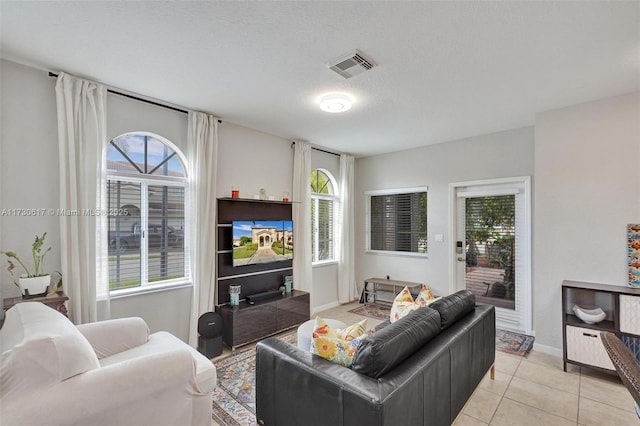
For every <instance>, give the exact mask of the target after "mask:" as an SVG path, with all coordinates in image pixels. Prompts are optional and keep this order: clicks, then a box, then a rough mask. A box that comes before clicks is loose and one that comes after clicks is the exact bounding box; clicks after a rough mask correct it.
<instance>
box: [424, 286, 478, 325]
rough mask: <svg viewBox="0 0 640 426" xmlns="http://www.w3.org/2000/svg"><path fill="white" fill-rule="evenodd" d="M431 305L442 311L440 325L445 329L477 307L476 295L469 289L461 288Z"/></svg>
mask: <svg viewBox="0 0 640 426" xmlns="http://www.w3.org/2000/svg"><path fill="white" fill-rule="evenodd" d="M429 306H430V307H431V308H432V309H435V310H436V311H438V312H439V313H440V326H441V327H442V329H443V330H444V329H445V328H447V327H449V326H451V324H453V323H454V322H456V321H458V320H459V319H460V318H462V317H464V316H465V315H467V314H468V313H469V312H471V311H473V310H474V309H475V307H476V296H475V295H474V294H473V293H471V292H470V291H469V290H460V291H458V292H457V293H453V294H450V295H449V296H445V297H443V298H441V299H440V300H438V301H436V302H434V303H432V304H431V305H429Z"/></svg>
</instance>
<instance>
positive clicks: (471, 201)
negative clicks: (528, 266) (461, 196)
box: [465, 195, 515, 299]
mask: <svg viewBox="0 0 640 426" xmlns="http://www.w3.org/2000/svg"><path fill="white" fill-rule="evenodd" d="M465 210H466V211H465V213H466V235H465V237H466V243H467V252H466V259H467V266H470V267H474V266H478V265H479V257H483V258H484V259H485V260H486V264H485V265H484V266H485V267H492V268H496V269H503V270H504V278H503V281H502V283H494V289H498V290H499V294H500V295H501V297H506V298H509V299H513V298H514V297H515V294H514V293H515V287H514V283H515V257H514V244H515V196H513V195H501V196H489V197H474V198H467V199H466V203H465ZM497 284H500V286H498V285H497Z"/></svg>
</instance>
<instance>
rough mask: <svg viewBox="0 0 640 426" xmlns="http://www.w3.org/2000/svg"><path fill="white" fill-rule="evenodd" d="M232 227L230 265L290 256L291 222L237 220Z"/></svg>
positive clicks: (291, 256)
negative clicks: (231, 261)
mask: <svg viewBox="0 0 640 426" xmlns="http://www.w3.org/2000/svg"><path fill="white" fill-rule="evenodd" d="M232 227H233V266H246V265H256V264H261V263H272V262H282V261H287V260H291V259H293V221H291V220H237V221H233V222H232Z"/></svg>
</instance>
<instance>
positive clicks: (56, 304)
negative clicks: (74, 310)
mask: <svg viewBox="0 0 640 426" xmlns="http://www.w3.org/2000/svg"><path fill="white" fill-rule="evenodd" d="M67 300H69V297H67V295H66V294H64V292H63V291H58V292H57V293H55V294H50V295H47V296H43V297H33V298H30V299H23V298H22V296H18V297H8V298H6V299H4V301H3V306H2V307H3V309H4V310H5V311H6V310H7V309H9V308H10V307H12V306H13V305H15V304H17V303H22V302H41V303H44V304H45V305H47V306H50V307H51V308H53V309H55V310H56V311H58V312H60V313H61V314H62V315H64V316H67V312H68V311H67V307H66V306H65V305H64V302H65V301H67Z"/></svg>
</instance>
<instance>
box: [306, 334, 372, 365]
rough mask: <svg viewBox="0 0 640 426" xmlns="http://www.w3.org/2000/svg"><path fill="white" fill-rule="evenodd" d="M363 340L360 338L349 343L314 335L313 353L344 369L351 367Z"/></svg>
mask: <svg viewBox="0 0 640 426" xmlns="http://www.w3.org/2000/svg"><path fill="white" fill-rule="evenodd" d="M361 340H362V339H360V338H358V339H352V340H349V341H347V340H344V339H339V338H337V337H330V336H326V335H322V334H315V333H314V334H313V339H312V340H311V353H312V354H316V355H319V356H321V357H322V358H324V359H326V360H329V361H331V362H335V363H336V364H340V365H342V366H344V367H351V364H353V357H354V356H355V354H356V349H357V348H358V345H359V344H360V341H361Z"/></svg>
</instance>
